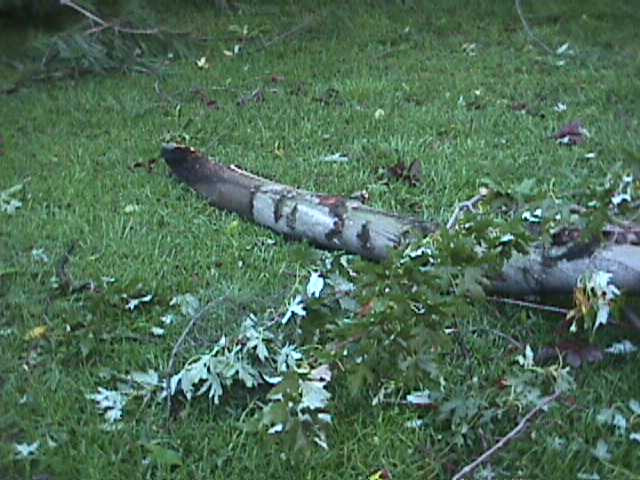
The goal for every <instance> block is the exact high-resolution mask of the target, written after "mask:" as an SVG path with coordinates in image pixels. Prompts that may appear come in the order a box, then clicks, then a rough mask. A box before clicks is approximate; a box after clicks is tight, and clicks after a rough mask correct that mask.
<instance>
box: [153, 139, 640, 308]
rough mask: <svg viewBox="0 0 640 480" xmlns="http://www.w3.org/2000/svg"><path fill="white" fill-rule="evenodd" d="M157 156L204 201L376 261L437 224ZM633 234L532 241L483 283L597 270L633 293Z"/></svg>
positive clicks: (561, 288)
mask: <svg viewBox="0 0 640 480" xmlns="http://www.w3.org/2000/svg"><path fill="white" fill-rule="evenodd" d="M162 156H163V157H164V159H165V161H166V162H167V164H168V165H169V167H170V168H171V170H172V172H173V174H174V175H175V176H176V177H178V178H179V179H180V180H182V181H184V182H185V183H186V184H187V185H189V186H190V187H192V188H193V189H194V190H196V191H197V192H198V193H200V194H201V195H203V196H204V197H205V198H206V199H207V200H208V201H209V203H210V204H211V205H213V206H215V207H217V208H221V209H224V210H227V211H230V212H235V213H238V214H240V215H241V216H243V217H245V218H248V219H250V220H252V221H254V222H256V223H258V224H259V225H262V226H265V227H268V228H270V229H272V230H273V231H275V232H277V233H280V234H283V235H286V236H288V237H290V238H294V239H304V240H308V241H310V242H311V243H313V244H315V245H318V246H320V247H323V248H329V249H338V250H344V251H347V252H350V253H355V254H358V255H361V256H363V257H365V258H368V259H371V260H384V259H386V258H388V256H389V254H390V252H391V251H392V250H393V249H395V248H402V247H404V246H406V245H407V244H409V243H411V242H413V241H417V240H419V239H420V238H423V237H425V236H427V235H431V234H434V233H436V232H437V231H438V227H437V226H436V225H435V224H433V223H429V222H425V221H422V220H418V219H413V218H409V217H402V216H399V215H393V214H390V213H386V212H383V211H381V210H376V209H373V208H370V207H367V206H365V205H363V204H362V203H361V202H359V201H357V200H351V199H345V198H343V197H338V196H331V195H325V194H316V193H311V192H306V191H303V190H298V189H295V188H292V187H289V186H287V185H282V184H279V183H275V182H272V181H270V180H266V179H264V178H260V177H257V176H255V175H252V174H250V173H248V172H245V171H244V170H242V169H240V168H237V167H234V166H230V167H227V166H225V165H222V164H220V163H216V162H212V161H210V160H209V159H208V158H207V157H206V156H204V155H203V154H201V153H199V152H198V151H196V150H193V149H191V148H189V147H185V146H180V145H175V144H167V145H164V146H163V148H162ZM634 232H635V230H634ZM605 237H606V235H605ZM618 237H619V236H618ZM636 237H637V235H635V236H634V235H631V238H630V239H629V238H627V239H625V241H624V242H623V243H619V242H620V240H619V238H618V240H617V241H612V242H603V244H602V245H600V246H598V247H597V248H596V249H595V250H594V251H589V252H585V253H584V254H583V255H582V256H577V257H576V258H574V257H572V258H570V259H564V258H562V259H561V256H559V255H555V254H554V252H550V251H549V249H546V250H543V249H542V248H536V247H534V248H533V249H532V251H531V253H530V254H529V255H526V256H521V255H518V256H514V257H513V258H512V260H511V261H510V262H509V263H508V264H507V265H506V267H505V268H504V269H503V271H502V275H501V277H500V278H499V279H498V280H497V281H496V282H495V283H494V284H493V285H492V286H491V287H490V288H489V290H490V292H491V293H493V294H498V295H502V296H510V297H522V296H528V295H536V296H537V295H571V294H572V293H573V291H574V289H575V287H576V282H577V280H578V278H579V277H580V276H581V275H583V274H585V273H588V272H594V271H605V272H609V273H611V274H612V275H613V276H612V278H611V283H613V284H614V285H616V286H617V287H618V288H619V289H620V290H621V291H623V292H626V293H629V294H632V295H638V294H640V240H639V239H638V238H636ZM616 242H618V243H616ZM564 248H565V247H562V248H561V250H560V251H563V250H562V249H564ZM550 254H551V255H552V256H550ZM549 259H557V260H556V261H549Z"/></svg>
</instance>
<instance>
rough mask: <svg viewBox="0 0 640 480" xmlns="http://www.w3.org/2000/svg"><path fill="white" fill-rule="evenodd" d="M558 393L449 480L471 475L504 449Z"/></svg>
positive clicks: (459, 479) (540, 404) (547, 399)
mask: <svg viewBox="0 0 640 480" xmlns="http://www.w3.org/2000/svg"><path fill="white" fill-rule="evenodd" d="M560 393H561V392H560V391H557V392H555V393H554V394H553V395H551V396H549V397H547V398H545V399H544V400H542V402H540V403H539V404H538V406H536V407H535V408H534V409H533V410H531V411H530V412H529V413H527V414H526V415H525V416H524V417H523V418H522V420H520V423H518V425H516V427H515V428H514V429H513V430H511V431H510V432H509V433H507V434H506V435H505V436H504V437H502V438H501V439H500V440H499V441H498V443H496V444H495V445H494V446H493V447H491V448H490V449H489V450H487V451H485V452H484V453H483V454H482V455H480V456H479V457H478V458H476V459H475V460H474V461H473V462H471V463H470V464H468V465H467V466H466V467H464V468H463V469H462V470H460V471H459V472H458V473H456V474H455V475H454V476H453V477H452V479H451V480H462V479H463V478H465V477H466V476H467V475H470V474H471V473H473V471H474V470H475V469H476V468H478V467H479V466H480V465H482V464H483V463H484V462H486V461H488V460H489V459H490V458H491V457H493V456H494V455H495V454H496V453H497V452H499V451H500V450H502V449H503V448H504V447H506V446H507V444H508V443H509V442H511V441H512V440H513V439H515V438H516V437H517V436H519V435H520V434H521V433H522V432H523V431H524V430H525V429H526V428H527V427H528V426H529V422H531V420H532V419H533V418H534V417H535V416H536V415H538V414H539V413H541V412H543V411H544V410H545V408H546V407H547V405H549V404H550V403H552V402H553V401H555V400H556V399H557V398H558V397H559V396H560Z"/></svg>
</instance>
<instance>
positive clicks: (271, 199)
mask: <svg viewBox="0 0 640 480" xmlns="http://www.w3.org/2000/svg"><path fill="white" fill-rule="evenodd" d="M162 155H163V157H164V159H165V160H166V162H167V164H168V165H169V167H170V168H171V170H172V171H173V173H174V174H175V175H176V176H177V177H178V178H179V179H181V180H183V181H184V182H185V183H187V184H188V185H189V186H191V187H192V188H193V189H194V190H196V191H197V192H199V193H201V194H202V195H204V196H205V197H206V198H207V200H208V201H209V203H210V204H211V205H213V206H215V207H217V208H222V209H224V210H228V211H230V212H235V213H238V214H240V215H242V216H243V217H245V218H248V219H250V220H253V221H254V222H256V223H258V224H259V225H262V226H265V227H268V228H270V229H272V230H273V231H275V232H277V233H280V234H283V235H286V236H288V237H291V238H295V239H300V240H302V239H305V240H308V241H310V242H312V243H314V244H315V245H318V246H321V247H324V248H329V249H337V250H345V251H347V252H351V253H356V254H358V255H361V256H363V257H365V258H369V259H372V260H381V259H384V258H386V257H387V256H388V255H389V252H390V251H391V249H393V248H396V247H398V246H400V245H406V244H407V243H408V242H410V241H411V240H417V239H419V238H421V237H423V236H425V235H428V234H430V233H434V232H435V231H436V230H435V227H434V226H433V225H430V224H428V223H426V222H422V221H420V220H415V219H412V218H405V217H400V216H398V215H392V214H389V213H385V212H382V211H380V210H375V209H373V208H370V207H367V206H365V205H363V204H362V203H361V202H359V201H357V200H348V199H345V198H343V197H337V196H331V195H320V194H315V193H311V192H305V191H303V190H297V189H294V188H291V187H288V186H286V185H282V184H279V183H274V182H271V181H269V180H265V179H263V178H260V177H256V176H254V175H252V174H250V173H248V172H245V171H244V170H241V169H239V168H237V167H234V166H231V167H226V166H224V165H221V164H219V163H213V162H210V161H209V160H208V159H207V158H206V157H204V156H203V155H201V154H199V153H198V152H196V151H194V150H192V149H190V148H187V147H180V146H176V145H165V146H164V147H163V149H162Z"/></svg>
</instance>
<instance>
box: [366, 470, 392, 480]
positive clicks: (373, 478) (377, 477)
mask: <svg viewBox="0 0 640 480" xmlns="http://www.w3.org/2000/svg"><path fill="white" fill-rule="evenodd" d="M392 478H393V476H392V475H391V471H389V470H388V469H386V468H382V469H380V470H376V471H375V472H373V473H372V474H370V475H369V480H391V479H392Z"/></svg>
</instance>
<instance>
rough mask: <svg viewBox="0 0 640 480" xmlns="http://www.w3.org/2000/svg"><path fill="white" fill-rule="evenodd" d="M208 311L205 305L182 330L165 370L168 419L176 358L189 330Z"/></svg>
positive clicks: (168, 416)
mask: <svg viewBox="0 0 640 480" xmlns="http://www.w3.org/2000/svg"><path fill="white" fill-rule="evenodd" d="M208 311H209V308H208V307H203V308H202V309H201V310H200V311H199V312H198V313H197V314H195V315H194V316H193V317H192V318H191V321H190V322H189V324H188V325H187V327H186V328H185V329H184V330H183V331H182V334H181V335H180V338H178V341H177V342H176V344H175V345H174V346H173V350H172V351H171V357H170V358H169V364H168V365H167V369H166V370H165V372H164V375H165V378H166V380H165V385H164V388H165V395H166V397H167V420H168V419H169V418H171V398H172V397H171V376H172V375H173V370H174V369H175V366H176V358H177V357H178V352H179V351H180V348H181V347H182V344H183V343H184V341H185V340H186V338H187V335H189V332H191V330H192V329H193V327H194V326H195V325H196V323H198V322H199V321H200V320H201V319H202V317H204V316H205V314H206V313H207V312H208Z"/></svg>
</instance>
